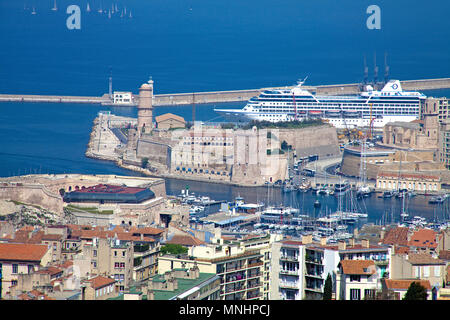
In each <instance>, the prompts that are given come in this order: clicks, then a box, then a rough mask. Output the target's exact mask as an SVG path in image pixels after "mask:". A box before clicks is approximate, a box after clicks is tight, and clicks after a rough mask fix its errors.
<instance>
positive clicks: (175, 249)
mask: <svg viewBox="0 0 450 320" xmlns="http://www.w3.org/2000/svg"><path fill="white" fill-rule="evenodd" d="M160 252H161V253H162V254H163V255H164V254H186V253H187V252H188V249H187V248H186V247H183V246H182V245H181V244H174V243H168V244H166V245H164V246H162V247H161V249H160Z"/></svg>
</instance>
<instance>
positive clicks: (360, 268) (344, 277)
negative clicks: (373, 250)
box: [336, 260, 379, 300]
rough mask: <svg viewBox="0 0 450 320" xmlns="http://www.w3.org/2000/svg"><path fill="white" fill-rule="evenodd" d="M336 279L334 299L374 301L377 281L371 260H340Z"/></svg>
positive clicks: (373, 263)
mask: <svg viewBox="0 0 450 320" xmlns="http://www.w3.org/2000/svg"><path fill="white" fill-rule="evenodd" d="M338 268H339V270H338V272H337V277H336V295H337V296H336V299H338V300H367V299H375V296H376V291H377V287H378V285H377V283H378V280H379V277H378V273H377V272H376V268H375V262H374V261H372V260H342V261H341V262H339V265H338Z"/></svg>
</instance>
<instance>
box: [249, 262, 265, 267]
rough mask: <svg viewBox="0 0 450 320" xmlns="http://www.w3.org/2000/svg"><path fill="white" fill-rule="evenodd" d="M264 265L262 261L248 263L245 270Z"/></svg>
mask: <svg viewBox="0 0 450 320" xmlns="http://www.w3.org/2000/svg"><path fill="white" fill-rule="evenodd" d="M263 264H264V263H263V262H262V261H259V262H254V263H250V264H249V265H248V267H247V268H249V269H250V268H256V267H260V266H262V265H263Z"/></svg>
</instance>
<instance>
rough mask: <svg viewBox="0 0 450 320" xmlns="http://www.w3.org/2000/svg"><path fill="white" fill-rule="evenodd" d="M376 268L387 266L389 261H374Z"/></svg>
mask: <svg viewBox="0 0 450 320" xmlns="http://www.w3.org/2000/svg"><path fill="white" fill-rule="evenodd" d="M374 263H375V265H376V266H387V265H388V264H389V260H374Z"/></svg>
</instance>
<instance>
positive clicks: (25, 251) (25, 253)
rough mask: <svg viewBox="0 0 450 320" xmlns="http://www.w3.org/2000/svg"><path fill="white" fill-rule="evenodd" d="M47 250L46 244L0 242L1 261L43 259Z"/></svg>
mask: <svg viewBox="0 0 450 320" xmlns="http://www.w3.org/2000/svg"><path fill="white" fill-rule="evenodd" d="M47 251H48V247H47V246H46V245H40V244H28V243H27V244H24V243H0V261H1V260H10V261H41V259H42V257H43V256H44V255H45V253H46V252H47Z"/></svg>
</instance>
